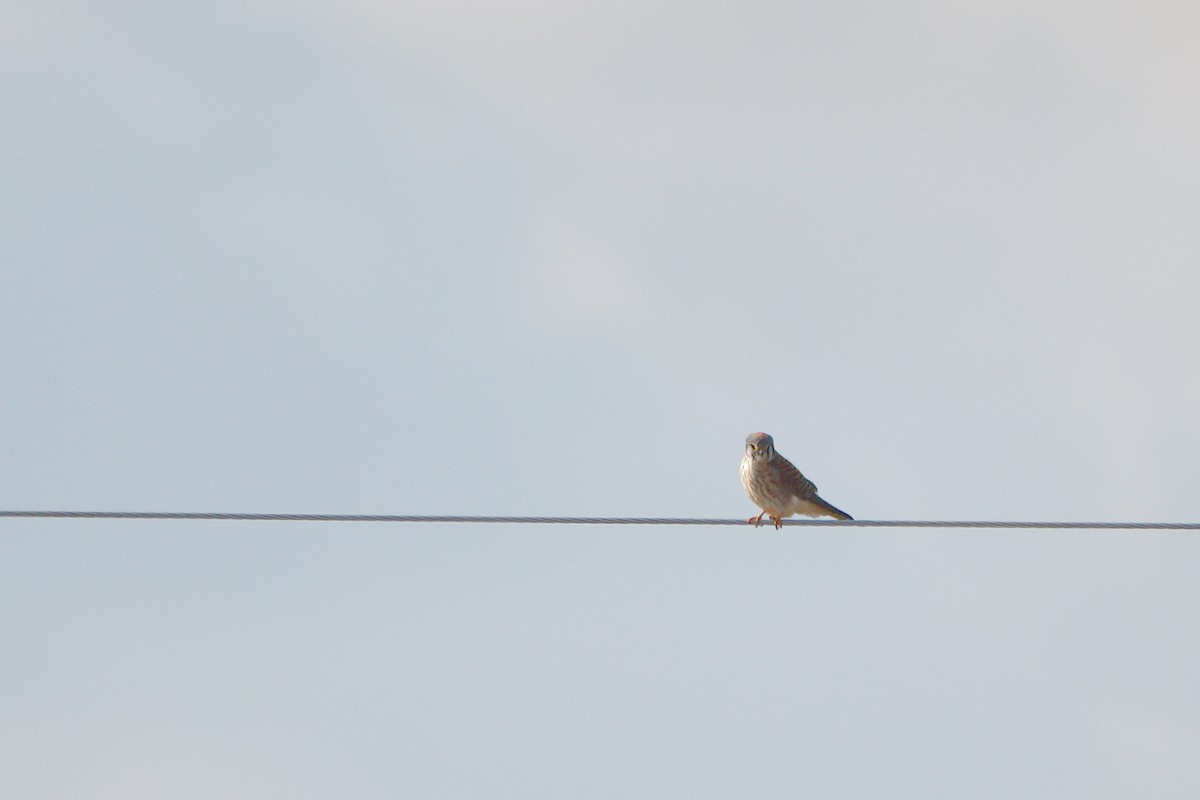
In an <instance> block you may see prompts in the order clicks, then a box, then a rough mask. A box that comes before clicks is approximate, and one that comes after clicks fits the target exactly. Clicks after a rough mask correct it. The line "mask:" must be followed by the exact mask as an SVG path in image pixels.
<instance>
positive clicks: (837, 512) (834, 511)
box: [809, 495, 854, 519]
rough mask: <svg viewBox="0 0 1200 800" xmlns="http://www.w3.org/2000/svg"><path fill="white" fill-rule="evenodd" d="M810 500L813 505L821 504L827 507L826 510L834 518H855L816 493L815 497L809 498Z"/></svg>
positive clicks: (822, 506) (824, 507)
mask: <svg viewBox="0 0 1200 800" xmlns="http://www.w3.org/2000/svg"><path fill="white" fill-rule="evenodd" d="M809 502H811V503H812V504H813V505H817V506H820V507H821V508H823V509H825V511H826V512H828V513H829V516H831V517H833V518H834V519H854V517H852V516H850V515H849V514H847V513H846V512H845V511H842V510H841V509H840V508H836V507H834V506H832V505H830V504H829V503H826V502H825V501H824V500H822V499H821V498H820V497H819V496H817V495H814V496H813V497H811V498H809Z"/></svg>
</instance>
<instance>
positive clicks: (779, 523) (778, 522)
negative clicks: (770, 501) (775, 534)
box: [771, 516, 783, 530]
mask: <svg viewBox="0 0 1200 800" xmlns="http://www.w3.org/2000/svg"><path fill="white" fill-rule="evenodd" d="M771 522H774V523H775V530H779V529H780V528H782V527H783V517H775V516H772V517H771Z"/></svg>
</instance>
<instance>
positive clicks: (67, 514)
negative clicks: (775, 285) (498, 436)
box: [0, 510, 1200, 531]
mask: <svg viewBox="0 0 1200 800" xmlns="http://www.w3.org/2000/svg"><path fill="white" fill-rule="evenodd" d="M5 517H7V518H13V519H131V520H133V519H159V520H228V521H241V522H426V523H438V522H459V523H476V522H485V523H493V524H507V523H518V524H524V525H742V526H745V525H747V524H749V523H748V522H747V521H746V520H745V519H706V518H695V519H693V518H686V517H685V518H675V517H509V516H493V517H486V516H410V515H398V514H245V513H222V512H205V511H195V512H193V511H3V510H0V518H5ZM783 524H784V525H789V526H803V527H837V528H1017V529H1031V530H1034V529H1036V530H1042V529H1046V530H1168V531H1179V530H1200V522H1005V521H997V522H989V521H941V520H868V519H853V520H849V519H848V520H835V519H785V520H784V521H783ZM767 527H769V524H768V526H767Z"/></svg>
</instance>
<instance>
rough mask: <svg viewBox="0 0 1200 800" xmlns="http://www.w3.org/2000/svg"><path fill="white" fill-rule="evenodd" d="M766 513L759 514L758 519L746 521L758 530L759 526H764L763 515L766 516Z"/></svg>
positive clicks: (752, 518)
mask: <svg viewBox="0 0 1200 800" xmlns="http://www.w3.org/2000/svg"><path fill="white" fill-rule="evenodd" d="M766 513H767V512H765V511H764V512H762V514H759V515H758V516H757V517H751V518H750V519H748V520H746V522H753V523H754V527H756V528H757V527H758V526H759V525H762V518H763V514H766ZM771 519H774V517H772V518H771Z"/></svg>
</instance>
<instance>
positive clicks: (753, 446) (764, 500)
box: [742, 433, 854, 530]
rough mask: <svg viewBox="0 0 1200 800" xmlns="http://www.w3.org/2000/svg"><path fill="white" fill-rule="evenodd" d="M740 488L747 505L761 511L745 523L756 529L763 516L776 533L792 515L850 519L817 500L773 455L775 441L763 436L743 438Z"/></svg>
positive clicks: (803, 480) (797, 473)
mask: <svg viewBox="0 0 1200 800" xmlns="http://www.w3.org/2000/svg"><path fill="white" fill-rule="evenodd" d="M742 486H744V487H746V494H748V495H750V500H751V502H753V503H754V505H756V506H758V507H759V508H761V509H762V510H763V512H762V514H759V515H758V516H757V517H751V518H750V519H749V520H748V522H753V523H754V527H756V528H757V527H758V526H759V525H761V524H762V518H763V516H764V515H765V516H767V517H770V518H771V522H774V523H775V529H776V530H779V529H780V528H782V527H783V518H784V517H790V516H792V515H793V514H803V515H804V516H806V517H833V518H834V519H854V517H852V516H850V515H849V514H847V513H846V512H845V511H842V510H841V509H837V508H834V507H833V506H831V505H829V503H826V502H825V501H824V500H822V499H821V498H820V497H818V496H817V487H816V485H815V484H814V483H813V482H812V481H810V480H809V479H808V478H806V477H804V476H803V475H802V474H800V470H798V469H796V468H795V467H794V466H793V465H792V462H790V461H788V460H787V459H786V458H784V457H783V456H781V455H780V454H779V453H777V452H776V451H775V440H774V439H772V438H771V437H770V436H769V435H767V434H765V433H752V434H750V435H749V436H747V437H746V455H744V456H742Z"/></svg>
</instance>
